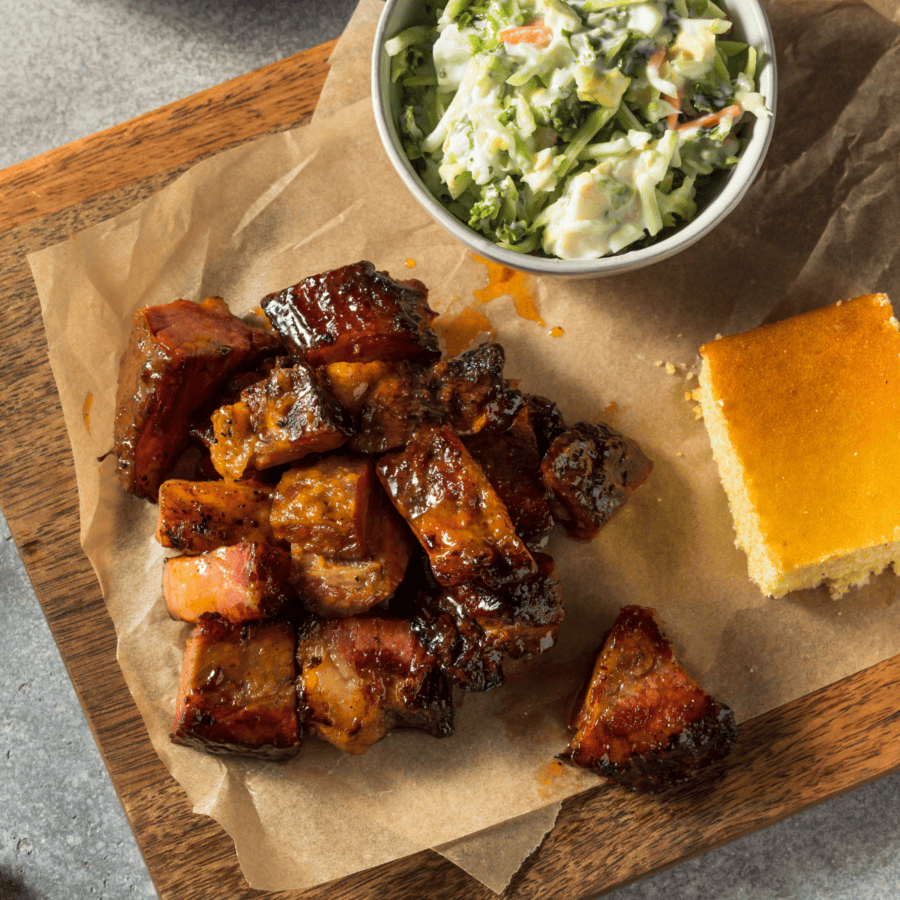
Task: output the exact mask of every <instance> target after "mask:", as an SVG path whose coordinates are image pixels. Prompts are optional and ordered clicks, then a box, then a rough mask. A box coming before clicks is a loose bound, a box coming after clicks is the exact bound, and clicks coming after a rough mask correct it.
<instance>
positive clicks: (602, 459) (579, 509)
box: [541, 422, 653, 541]
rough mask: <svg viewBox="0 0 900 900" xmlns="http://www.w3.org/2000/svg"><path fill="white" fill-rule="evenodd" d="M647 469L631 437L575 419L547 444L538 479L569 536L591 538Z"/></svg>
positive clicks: (645, 476) (633, 488)
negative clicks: (547, 493)
mask: <svg viewBox="0 0 900 900" xmlns="http://www.w3.org/2000/svg"><path fill="white" fill-rule="evenodd" d="M652 468H653V463H652V462H650V460H649V459H647V457H646V456H644V454H643V452H642V451H641V448H640V447H639V446H638V445H637V444H636V443H635V442H634V441H633V440H631V439H630V438H627V437H625V436H624V435H622V434H619V432H618V431H615V430H614V429H612V428H610V427H609V426H608V425H603V424H597V425H593V424H591V423H589V422H578V423H577V424H575V425H573V426H572V427H571V428H569V429H567V430H566V431H564V432H563V433H562V434H561V435H560V436H559V437H557V438H556V440H554V441H553V443H552V444H551V445H550V448H549V450H547V453H546V455H545V456H544V458H543V460H542V461H541V477H542V479H543V481H544V484H545V485H546V486H547V487H548V488H549V490H550V493H551V509H552V511H553V515H554V516H555V517H556V518H557V519H558V520H559V521H560V522H561V523H562V525H563V527H564V528H565V529H566V533H567V534H568V535H569V537H570V538H573V539H575V540H578V541H590V540H593V539H594V538H595V537H596V536H597V534H598V533H599V531H600V529H601V528H602V527H603V525H605V524H606V522H607V521H608V520H609V519H610V517H611V516H612V515H613V513H615V512H616V511H617V510H618V509H619V508H620V507H621V506H622V505H623V504H624V503H625V501H626V500H627V499H628V498H629V497H630V496H631V494H632V493H634V491H635V490H636V489H637V488H638V487H640V486H641V485H642V484H643V483H644V482H645V481H646V480H647V477H648V476H649V474H650V470H651V469H652Z"/></svg>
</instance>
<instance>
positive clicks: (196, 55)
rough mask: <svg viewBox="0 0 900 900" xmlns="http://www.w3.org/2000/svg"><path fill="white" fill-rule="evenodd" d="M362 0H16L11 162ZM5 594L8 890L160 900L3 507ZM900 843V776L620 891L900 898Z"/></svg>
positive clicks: (4, 162) (3, 840)
mask: <svg viewBox="0 0 900 900" xmlns="http://www.w3.org/2000/svg"><path fill="white" fill-rule="evenodd" d="M355 5H356V3H355V0H330V2H329V0H276V2H262V0H52V2H51V0H30V2H28V3H22V2H19V0H0V48H2V49H0V168H4V167H6V166H10V165H13V164H15V163H17V162H20V161H22V160H25V159H28V158H30V157H32V156H35V155H37V154H39V153H42V152H44V151H46V150H50V149H53V148H54V147H57V146H60V145H62V144H66V143H68V142H69V141H72V140H75V139H77V138H79V137H82V136H84V135H87V134H91V133H93V132H96V131H99V130H101V129H103V128H107V127H109V126H112V125H116V124H118V123H120V122H122V121H125V120H126V119H130V118H133V117H134V116H138V115H141V114H142V113H145V112H147V111H149V110H151V109H155V108H156V107H158V106H161V105H163V104H165V103H169V102H171V101H174V100H178V99H181V98H182V97H186V96H188V95H190V94H193V93H195V92H196V91H199V90H202V89H204V88H207V87H210V86H212V85H214V84H218V83H220V82H222V81H225V80H227V79H229V78H232V77H235V76H237V75H241V74H243V73H245V72H249V71H252V70H254V69H257V68H259V67H261V66H264V65H266V64H268V63H270V62H273V61H275V60H277V59H281V58H283V57H285V56H289V55H291V54H293V53H296V52H298V51H300V50H303V49H305V48H307V47H310V46H314V45H316V44H319V43H321V42H323V41H326V40H329V39H331V38H334V37H337V36H338V35H339V34H340V33H341V31H342V29H343V27H344V25H345V24H346V22H347V20H348V19H349V17H350V15H351V13H352V11H353V9H354V8H355ZM0 202H2V198H0ZM0 593H2V597H0V660H2V665H0V900H39V898H40V900H86V898H89V897H97V898H108V900H121V898H148V900H149V898H155V897H156V896H157V895H156V892H155V891H154V888H153V885H152V883H151V881H150V878H149V876H148V874H147V870H146V868H145V866H144V863H143V861H142V859H141V855H140V852H139V851H138V849H137V846H136V844H135V841H134V838H133V837H132V834H131V831H130V829H129V826H128V823H127V821H126V819H125V816H124V814H123V812H122V809H121V807H120V805H119V802H118V800H117V798H116V796H115V793H114V791H113V788H112V785H111V783H110V781H109V778H108V776H107V774H106V770H105V768H104V765H103V762H102V760H101V758H100V754H99V752H98V750H97V747H96V745H95V743H94V740H93V737H92V735H91V732H90V729H89V728H88V725H87V722H86V721H85V718H84V715H83V713H82V711H81V708H80V706H79V704H78V701H77V698H76V696H75V692H74V689H73V688H72V685H71V683H70V682H69V680H68V678H67V675H66V671H65V667H64V666H63V664H62V661H61V659H60V656H59V653H58V651H57V649H56V645H55V644H54V642H53V639H52V637H51V635H50V632H49V629H48V628H47V624H46V621H45V619H44V616H43V614H42V612H41V609H40V607H39V605H38V603H37V600H36V598H35V595H34V592H33V590H32V588H31V585H30V583H29V581H28V578H27V575H26V574H25V570H24V568H23V566H22V563H21V560H20V559H19V555H18V553H17V550H16V547H15V545H14V544H13V542H12V539H11V537H10V534H9V530H8V528H7V527H6V523H5V520H2V519H0ZM898 848H900V774H898V775H894V776H891V777H888V778H884V779H882V780H880V781H878V782H876V783H874V784H872V785H869V786H867V787H864V788H862V789H860V790H857V791H854V792H853V793H851V794H849V795H846V796H844V797H842V798H839V799H837V800H834V801H831V802H829V803H827V804H824V805H822V806H819V807H817V808H815V809H812V810H809V811H808V812H805V813H802V814H801V815H798V816H796V817H794V818H791V819H789V820H787V821H786V822H783V823H781V824H779V825H775V826H773V827H771V828H768V829H765V830H763V831H761V832H758V833H756V834H754V835H751V836H750V837H747V838H744V839H742V840H740V841H736V842H734V843H732V844H730V845H728V846H725V847H722V848H720V849H717V850H714V851H711V852H709V853H707V854H705V855H704V856H702V857H699V858H698V859H695V860H692V861H690V862H687V863H684V864H683V865H681V866H678V867H676V868H674V869H671V870H668V871H666V872H663V873H661V874H659V875H656V876H654V877H652V878H648V879H645V880H643V881H641V882H638V883H637V884H634V885H632V886H630V887H628V888H625V889H623V890H620V891H617V892H616V893H614V894H612V895H608V896H610V897H612V898H614V900H652V898H685V900H686V898H716V900H851V898H854V900H857V898H867V900H875V898H883V900H889V898H890V900H893V898H898V897H900V854H898Z"/></svg>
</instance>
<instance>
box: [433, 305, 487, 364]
mask: <svg viewBox="0 0 900 900" xmlns="http://www.w3.org/2000/svg"><path fill="white" fill-rule="evenodd" d="M435 328H437V329H438V330H439V331H440V333H441V335H442V336H443V338H444V343H445V344H446V345H447V356H448V357H450V358H452V357H454V356H459V354H460V353H462V352H463V351H465V350H466V349H468V347H470V346H471V344H472V342H473V341H474V340H475V338H477V337H478V335H479V334H487V335H488V336H489V337H490V339H491V340H492V341H493V340H496V338H497V331H496V329H495V328H494V326H493V325H491V321H490V319H488V317H487V316H486V315H485V314H484V313H483V312H482V311H481V310H480V309H464V310H462V312H459V313H457V314H456V315H453V316H441V318H440V319H439V320H438V321H437V322H435Z"/></svg>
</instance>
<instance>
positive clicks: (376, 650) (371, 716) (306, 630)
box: [297, 615, 453, 753]
mask: <svg viewBox="0 0 900 900" xmlns="http://www.w3.org/2000/svg"><path fill="white" fill-rule="evenodd" d="M297 668H298V694H299V698H300V709H301V714H302V715H303V717H304V719H305V721H307V722H308V726H309V730H310V731H311V732H312V733H313V734H316V735H317V736H318V737H320V738H322V739H323V740H325V741H328V742H329V743H331V744H334V745H335V746H336V747H339V748H340V749H341V750H345V751H347V752H348V753H365V752H366V750H368V749H369V748H370V747H371V746H372V745H373V744H374V743H376V742H377V741H379V740H381V738H383V737H384V736H385V735H386V734H387V733H388V732H389V731H391V730H393V729H395V728H417V729H421V730H423V731H426V732H428V733H429V734H431V735H433V736H434V737H445V736H447V735H449V734H452V732H453V704H452V702H451V697H450V688H449V685H448V683H447V681H446V679H445V678H444V677H443V676H442V675H441V674H440V673H439V672H438V671H437V670H436V669H435V668H434V661H433V659H432V658H431V657H430V656H429V655H428V653H427V652H426V651H425V650H424V648H423V647H422V645H421V644H420V643H419V641H418V639H417V638H416V636H415V635H414V634H413V632H412V629H411V627H410V623H409V622H408V621H406V620H404V619H397V618H392V617H388V616H381V615H379V616H376V615H369V616H357V617H352V618H346V619H333V620H329V621H322V620H320V619H315V618H313V619H310V620H309V621H308V622H307V623H306V624H305V625H303V626H302V627H301V629H300V632H299V636H298V641H297Z"/></svg>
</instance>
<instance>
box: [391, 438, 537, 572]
mask: <svg viewBox="0 0 900 900" xmlns="http://www.w3.org/2000/svg"><path fill="white" fill-rule="evenodd" d="M378 477H379V478H380V479H381V482H382V484H383V485H384V486H385V488H386V489H387V492H388V495H389V496H390V498H391V500H392V501H393V503H394V506H396V507H397V510H398V511H399V512H400V515H402V516H403V518H404V519H406V521H407V522H408V523H409V525H410V526H411V528H412V530H413V533H414V534H415V535H416V537H417V538H418V540H419V542H420V543H421V544H422V546H423V547H424V548H425V550H426V551H427V553H428V557H429V560H430V563H431V568H432V571H433V573H434V577H435V578H436V579H437V580H438V581H439V582H440V583H441V584H444V585H448V584H459V583H460V582H463V581H474V580H479V581H482V582H483V583H484V584H487V585H489V586H493V587H497V586H501V585H504V584H509V583H511V582H515V581H522V580H524V579H526V578H529V577H531V576H532V575H534V574H535V573H536V572H537V565H536V564H535V562H534V559H532V557H531V554H530V553H529V552H528V549H527V547H526V546H525V544H523V543H522V540H521V539H520V538H519V537H518V535H517V534H516V531H515V528H514V527H513V523H512V521H511V519H510V517H509V513H508V512H507V510H506V507H505V506H504V505H503V501H502V500H501V499H500V498H499V497H498V496H497V492H496V491H495V490H494V489H493V488H492V487H491V485H490V482H489V481H488V480H487V478H486V477H485V474H484V472H483V471H482V470H481V467H480V466H479V465H478V463H476V462H475V460H474V459H473V458H472V455H471V454H470V453H469V451H468V450H466V448H465V447H464V446H463V444H462V441H460V439H459V438H458V437H457V436H456V435H455V434H454V433H453V431H451V430H450V429H449V428H448V427H446V426H440V427H438V426H425V427H423V428H420V429H419V430H418V431H417V432H416V433H415V435H414V436H413V438H412V440H411V441H410V443H409V444H407V446H406V447H404V448H403V449H402V450H397V451H394V452H392V453H388V454H386V455H385V456H383V457H382V458H381V460H380V461H379V463H378Z"/></svg>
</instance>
